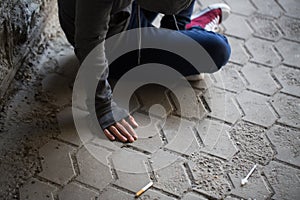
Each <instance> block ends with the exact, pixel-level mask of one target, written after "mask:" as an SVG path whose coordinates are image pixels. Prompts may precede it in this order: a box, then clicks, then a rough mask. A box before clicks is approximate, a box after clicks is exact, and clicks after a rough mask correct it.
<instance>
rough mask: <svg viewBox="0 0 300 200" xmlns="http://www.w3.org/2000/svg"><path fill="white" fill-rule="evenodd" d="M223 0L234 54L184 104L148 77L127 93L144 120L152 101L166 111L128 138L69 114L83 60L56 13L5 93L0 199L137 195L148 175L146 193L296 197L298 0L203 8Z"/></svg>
mask: <svg viewBox="0 0 300 200" xmlns="http://www.w3.org/2000/svg"><path fill="white" fill-rule="evenodd" d="M215 2H225V3H228V4H229V5H230V7H231V8H232V14H231V15H230V17H229V18H228V19H227V20H226V21H225V22H224V23H223V25H222V26H221V31H222V32H224V34H225V35H226V36H228V39H229V42H230V44H231V46H232V56H231V58H230V61H229V63H228V64H227V65H226V66H225V67H224V68H223V69H222V70H220V71H219V72H217V73H214V74H211V75H208V74H206V75H205V78H204V80H202V81H198V82H191V85H192V87H193V89H194V91H195V93H196V96H195V98H185V100H184V105H179V103H178V102H177V101H176V99H175V98H174V95H173V94H172V93H171V92H170V91H169V90H167V89H165V88H163V87H160V86H157V85H147V86H143V87H141V88H140V89H139V90H138V91H137V92H136V93H135V94H134V95H133V96H132V99H131V107H132V109H133V111H134V114H133V115H134V116H135V117H136V118H137V121H138V122H139V123H140V124H142V125H146V124H149V122H150V120H149V116H148V115H147V111H148V110H149V108H150V107H151V105H153V104H161V105H162V106H163V107H164V108H165V110H166V113H167V114H168V116H167V118H166V122H165V123H162V122H161V121H162V119H161V118H157V117H152V118H151V120H152V121H151V122H154V126H151V127H149V128H147V129H138V130H137V132H138V134H139V135H140V139H139V140H138V141H137V142H135V143H132V144H124V145H123V144H120V143H118V142H113V143H111V142H109V141H107V140H106V139H105V138H104V137H103V136H94V137H86V138H83V137H82V136H81V137H79V136H78V134H77V132H76V130H75V128H74V124H73V119H72V115H71V106H72V105H71V94H72V90H71V88H72V83H73V81H74V77H75V75H76V70H77V68H78V63H77V61H76V59H75V57H74V55H73V51H72V49H71V47H70V46H69V45H68V44H67V42H66V41H65V38H64V35H63V34H62V32H61V30H60V28H59V26H58V24H57V18H56V16H55V17H54V18H53V19H52V20H51V21H49V24H48V25H47V28H46V30H45V32H44V33H43V35H42V36H41V40H40V42H39V43H38V44H37V45H36V46H37V48H36V49H33V50H32V53H31V55H30V56H31V59H30V60H29V61H28V62H26V63H24V66H23V67H22V69H21V70H20V71H19V72H18V74H17V75H16V77H15V80H14V83H13V84H12V86H11V89H10V91H9V92H10V94H9V98H8V99H7V100H6V101H5V102H4V101H3V102H2V105H3V107H2V108H1V109H2V110H1V114H0V125H1V129H0V130H1V133H0V162H1V163H0V171H1V177H0V199H22V200H24V199H29V200H42V199H54V200H58V199H60V200H76V199H78V200H85V199H100V200H106V199H109V200H114V199H116V200H117V199H118V200H119V199H122V200H123V199H134V194H135V192H136V191H138V190H139V189H140V188H142V187H143V186H144V185H146V184H147V183H148V182H149V181H150V180H152V181H153V182H154V185H153V187H151V189H150V190H148V191H147V192H146V193H144V194H143V195H142V196H141V197H140V198H139V199H166V200H168V199H183V200H194V199H201V200H202V199H203V200H204V199H226V200H237V199H257V200H261V199H278V200H296V199H299V196H300V178H299V177H300V170H299V168H300V65H299V63H300V62H299V61H300V45H299V42H300V14H299V13H300V2H299V1H297V0H276V1H273V0H266V1H260V0H239V1H235V0H224V1H221V0H213V1H211V0H210V1H209V0H204V1H201V4H198V6H199V7H205V6H206V5H208V4H211V3H215ZM76 66H77V67H76ZM181 90H182V91H181V92H182V93H183V94H185V92H186V90H185V89H184V88H182V89H181ZM179 106H180V107H184V108H185V111H182V112H179ZM195 106H196V107H197V109H199V112H196V111H195ZM179 125H180V126H179ZM90 152H93V153H94V154H93V155H92V154H91V153H90ZM255 164H257V168H256V170H255V171H254V172H253V174H252V175H251V176H250V177H249V179H248V183H247V184H246V185H244V186H241V179H242V178H244V177H245V176H246V175H247V174H248V173H249V171H250V170H251V168H252V167H253V166H254V165H255Z"/></svg>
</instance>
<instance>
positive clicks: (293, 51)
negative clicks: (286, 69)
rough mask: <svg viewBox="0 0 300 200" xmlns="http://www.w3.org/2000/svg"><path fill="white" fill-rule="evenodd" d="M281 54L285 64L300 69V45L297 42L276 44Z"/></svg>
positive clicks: (283, 41) (279, 42)
mask: <svg viewBox="0 0 300 200" xmlns="http://www.w3.org/2000/svg"><path fill="white" fill-rule="evenodd" d="M275 46H276V48H277V50H278V51H279V53H280V54H281V55H282V56H283V63H285V64H287V65H293V66H295V67H297V68H300V65H299V60H300V45H299V44H298V43H296V42H291V41H287V40H280V41H278V42H277V43H276V44H275Z"/></svg>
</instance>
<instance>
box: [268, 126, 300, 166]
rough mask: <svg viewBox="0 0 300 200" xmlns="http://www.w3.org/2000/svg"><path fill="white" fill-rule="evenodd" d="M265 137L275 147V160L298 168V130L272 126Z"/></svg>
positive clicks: (299, 146) (299, 149)
mask: <svg viewBox="0 0 300 200" xmlns="http://www.w3.org/2000/svg"><path fill="white" fill-rule="evenodd" d="M267 136H268V138H269V139H270V141H271V142H272V144H273V145H274V146H275V150H276V152H277V154H276V158H277V159H279V160H281V161H284V162H287V163H290V164H294V165H296V166H300V134H299V131H298V130H295V129H292V128H287V127H282V126H278V125H276V126H273V127H272V128H271V129H270V130H269V131H268V132H267Z"/></svg>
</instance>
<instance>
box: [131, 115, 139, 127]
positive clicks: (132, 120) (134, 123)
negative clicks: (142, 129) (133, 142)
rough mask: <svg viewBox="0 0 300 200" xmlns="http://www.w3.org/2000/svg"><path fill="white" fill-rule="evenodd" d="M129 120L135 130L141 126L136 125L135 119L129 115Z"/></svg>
mask: <svg viewBox="0 0 300 200" xmlns="http://www.w3.org/2000/svg"><path fill="white" fill-rule="evenodd" d="M128 120H129V123H130V125H131V126H133V127H134V128H136V127H138V126H139V125H138V123H136V121H135V119H134V118H133V117H132V116H131V115H129V117H128Z"/></svg>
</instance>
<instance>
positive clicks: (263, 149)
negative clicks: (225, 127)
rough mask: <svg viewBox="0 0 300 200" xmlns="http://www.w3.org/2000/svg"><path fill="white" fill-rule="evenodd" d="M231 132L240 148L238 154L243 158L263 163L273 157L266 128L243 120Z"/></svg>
mask: <svg viewBox="0 0 300 200" xmlns="http://www.w3.org/2000/svg"><path fill="white" fill-rule="evenodd" d="M229 133H230V135H231V137H232V138H233V139H234V140H235V142H236V145H237V147H238V148H239V150H240V152H239V153H238V155H239V156H240V157H241V158H243V159H247V160H250V161H253V162H255V163H260V164H262V165H265V164H266V163H268V162H270V161H271V160H272V159H273V155H274V152H273V150H272V148H271V144H270V142H269V141H268V139H267V138H266V136H265V129H264V128H262V127H259V126H255V125H253V124H250V123H247V122H243V121H241V122H238V123H237V124H236V125H235V126H234V127H232V129H231V130H229Z"/></svg>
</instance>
